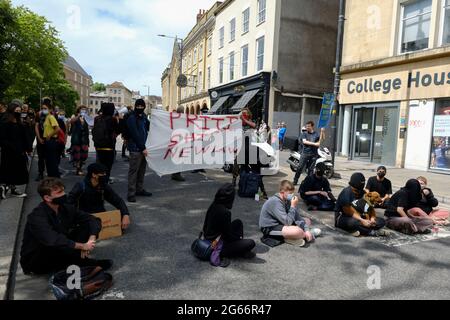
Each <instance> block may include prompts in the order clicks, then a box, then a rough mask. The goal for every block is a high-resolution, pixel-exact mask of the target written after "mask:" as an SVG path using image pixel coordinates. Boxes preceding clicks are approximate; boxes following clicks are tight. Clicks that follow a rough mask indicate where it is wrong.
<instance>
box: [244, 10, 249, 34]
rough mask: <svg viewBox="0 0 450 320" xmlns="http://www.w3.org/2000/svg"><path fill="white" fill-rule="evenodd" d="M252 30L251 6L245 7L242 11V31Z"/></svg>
mask: <svg viewBox="0 0 450 320" xmlns="http://www.w3.org/2000/svg"><path fill="white" fill-rule="evenodd" d="M249 31H250V8H247V9H245V11H244V12H242V33H243V34H244V33H247V32H249Z"/></svg>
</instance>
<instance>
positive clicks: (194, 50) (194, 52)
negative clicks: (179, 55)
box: [192, 48, 197, 66]
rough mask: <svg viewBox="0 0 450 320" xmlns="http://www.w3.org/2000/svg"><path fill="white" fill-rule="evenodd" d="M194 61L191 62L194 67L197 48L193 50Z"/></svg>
mask: <svg viewBox="0 0 450 320" xmlns="http://www.w3.org/2000/svg"><path fill="white" fill-rule="evenodd" d="M193 59H194V61H193V62H192V65H193V66H195V65H196V64H197V48H195V49H194V57H193Z"/></svg>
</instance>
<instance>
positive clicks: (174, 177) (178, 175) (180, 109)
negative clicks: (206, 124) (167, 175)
mask: <svg viewBox="0 0 450 320" xmlns="http://www.w3.org/2000/svg"><path fill="white" fill-rule="evenodd" d="M177 113H179V114H183V113H184V108H183V107H178V108H177ZM172 180H174V181H178V182H184V181H186V179H185V178H184V177H183V176H182V175H181V172H176V173H173V174H172Z"/></svg>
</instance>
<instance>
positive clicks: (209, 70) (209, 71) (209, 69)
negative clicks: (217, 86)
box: [207, 67, 211, 89]
mask: <svg viewBox="0 0 450 320" xmlns="http://www.w3.org/2000/svg"><path fill="white" fill-rule="evenodd" d="M207 81H208V88H207V89H209V88H211V67H208V79H207Z"/></svg>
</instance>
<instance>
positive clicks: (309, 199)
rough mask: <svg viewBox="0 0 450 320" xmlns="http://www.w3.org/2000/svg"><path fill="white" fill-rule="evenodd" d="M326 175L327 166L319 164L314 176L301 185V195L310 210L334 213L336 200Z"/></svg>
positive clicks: (308, 177)
mask: <svg viewBox="0 0 450 320" xmlns="http://www.w3.org/2000/svg"><path fill="white" fill-rule="evenodd" d="M324 175H325V165H324V164H323V163H319V164H317V166H316V169H315V172H314V174H313V175H310V176H307V177H306V179H305V180H303V182H302V184H301V185H300V190H299V193H300V196H301V197H302V199H303V200H305V202H306V204H307V205H308V210H319V211H334V206H335V199H334V196H333V194H332V193H331V187H330V183H329V182H328V179H327V178H325V177H324Z"/></svg>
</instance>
